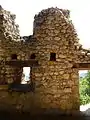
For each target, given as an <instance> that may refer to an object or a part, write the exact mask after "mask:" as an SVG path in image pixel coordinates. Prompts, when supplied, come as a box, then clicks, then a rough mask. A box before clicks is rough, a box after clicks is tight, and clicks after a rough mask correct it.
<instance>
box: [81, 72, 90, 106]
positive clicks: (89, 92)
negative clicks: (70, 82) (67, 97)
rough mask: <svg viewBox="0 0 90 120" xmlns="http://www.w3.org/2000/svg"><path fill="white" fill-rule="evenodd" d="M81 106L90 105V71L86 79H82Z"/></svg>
mask: <svg viewBox="0 0 90 120" xmlns="http://www.w3.org/2000/svg"><path fill="white" fill-rule="evenodd" d="M79 88H80V89H79V90H80V104H81V105H82V104H83V105H84V104H87V103H90V71H88V72H87V74H86V76H85V77H84V78H80V87H79Z"/></svg>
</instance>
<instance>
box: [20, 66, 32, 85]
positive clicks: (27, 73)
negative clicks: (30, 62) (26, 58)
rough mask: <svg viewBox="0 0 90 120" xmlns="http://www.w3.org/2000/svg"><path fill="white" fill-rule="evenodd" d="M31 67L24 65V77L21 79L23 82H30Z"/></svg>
mask: <svg viewBox="0 0 90 120" xmlns="http://www.w3.org/2000/svg"><path fill="white" fill-rule="evenodd" d="M30 71H31V68H30V67H23V72H22V79H21V84H29V83H30V81H31V80H30Z"/></svg>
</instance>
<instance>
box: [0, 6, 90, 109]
mask: <svg viewBox="0 0 90 120" xmlns="http://www.w3.org/2000/svg"><path fill="white" fill-rule="evenodd" d="M4 16H6V17H4ZM14 19H15V18H14V16H12V15H10V13H9V12H7V11H5V10H4V9H3V8H1V7H0V26H2V27H1V30H0V51H1V52H0V60H1V61H2V62H0V77H1V78H2V79H0V84H1V85H3V84H8V83H13V82H16V83H20V77H21V74H22V68H19V67H18V65H17V66H16V67H11V66H7V65H5V64H4V63H5V61H11V60H12V59H11V55H12V54H16V55H17V60H16V61H18V60H21V61H26V60H30V56H31V54H33V53H34V54H35V56H36V57H35V60H38V64H39V65H38V66H32V71H31V78H32V81H33V82H34V83H35V90H34V92H29V93H28V92H27V93H19V92H18V93H17V92H8V91H6V92H5V91H0V95H1V99H0V106H1V107H0V108H4V107H5V109H6V106H9V107H10V108H15V109H20V110H27V111H32V109H34V110H35V109H36V108H38V109H41V108H44V109H51V108H56V109H60V110H64V111H73V110H76V111H78V110H79V105H80V104H79V74H78V68H73V65H74V64H76V63H86V62H88V63H89V62H90V55H89V52H90V51H89V50H84V49H83V48H82V46H81V45H80V44H79V39H78V37H77V33H76V31H75V29H74V26H73V24H72V21H71V20H70V11H69V10H63V9H59V8H48V9H45V10H42V11H41V12H40V13H39V14H38V15H35V18H34V26H33V35H32V36H24V37H22V38H21V39H20V35H19V32H18V31H17V29H16V28H15V29H14V28H13V24H15V23H14V21H13V20H14ZM5 21H6V22H5ZM10 21H12V22H10ZM5 25H6V27H5ZM14 26H15V25H14ZM10 28H11V29H10ZM9 29H10V30H9ZM2 30H3V31H2ZM12 31H13V32H12ZM7 32H8V35H7V36H11V37H10V38H8V39H7V37H6V33H7ZM52 53H54V55H56V56H54V57H55V58H54V60H51V58H50V56H51V54H52ZM24 67H25V66H24ZM19 71H21V72H19ZM17 76H19V78H18V77H17Z"/></svg>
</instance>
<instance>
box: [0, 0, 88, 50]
mask: <svg viewBox="0 0 90 120" xmlns="http://www.w3.org/2000/svg"><path fill="white" fill-rule="evenodd" d="M0 4H1V5H2V7H3V8H4V9H6V10H9V11H11V12H12V13H14V14H16V23H17V24H19V29H20V34H21V36H24V35H30V34H32V30H33V18H34V15H35V14H36V13H38V12H39V11H41V10H42V9H45V8H48V7H52V6H53V7H56V6H57V7H59V8H66V9H70V10H71V19H72V20H73V23H74V25H75V28H76V30H77V32H78V35H79V38H80V42H81V43H82V44H83V45H84V47H85V48H90V36H89V34H90V13H89V12H90V0H0Z"/></svg>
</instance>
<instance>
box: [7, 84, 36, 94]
mask: <svg viewBox="0 0 90 120" xmlns="http://www.w3.org/2000/svg"><path fill="white" fill-rule="evenodd" d="M8 90H11V91H16V92H30V91H34V85H32V84H9V85H8Z"/></svg>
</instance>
